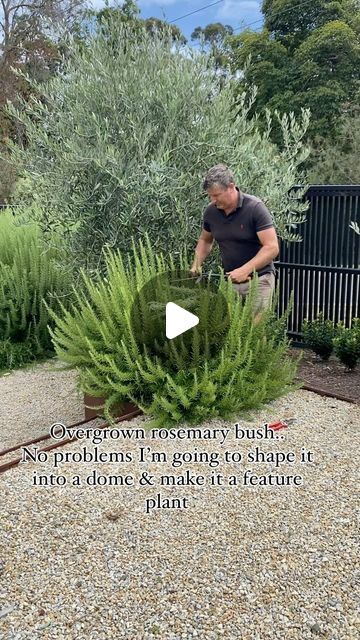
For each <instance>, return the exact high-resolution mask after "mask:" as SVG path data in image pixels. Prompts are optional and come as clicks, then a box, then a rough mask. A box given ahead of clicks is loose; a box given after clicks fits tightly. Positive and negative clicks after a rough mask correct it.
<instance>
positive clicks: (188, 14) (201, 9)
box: [169, 0, 224, 24]
mask: <svg viewBox="0 0 360 640" xmlns="http://www.w3.org/2000/svg"><path fill="white" fill-rule="evenodd" d="M222 2H224V0H217V1H216V2H212V3H211V4H206V5H205V6H204V7H200V8H199V9H195V11H190V13H185V14H184V15H183V16H179V17H178V18H175V19H174V20H169V24H172V23H173V22H177V21H178V20H182V19H183V18H187V17H188V16H192V15H193V14H194V13H199V11H203V10H204V9H208V8H209V7H213V6H214V5H216V4H221V3H222Z"/></svg>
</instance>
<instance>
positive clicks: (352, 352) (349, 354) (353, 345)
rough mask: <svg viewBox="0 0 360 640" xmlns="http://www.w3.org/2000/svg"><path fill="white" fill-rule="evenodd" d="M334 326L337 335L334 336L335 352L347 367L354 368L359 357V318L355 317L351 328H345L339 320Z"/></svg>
mask: <svg viewBox="0 0 360 640" xmlns="http://www.w3.org/2000/svg"><path fill="white" fill-rule="evenodd" d="M336 328H337V335H336V337H335V338H334V350H335V354H336V356H337V357H338V358H339V360H340V362H342V364H344V365H345V366H346V367H347V368H348V369H350V370H352V369H355V367H356V364H357V361H358V359H359V358H360V319H359V318H356V319H355V322H354V326H353V327H352V328H351V329H350V328H346V327H345V326H344V324H343V323H340V322H339V323H338V324H337V327H336Z"/></svg>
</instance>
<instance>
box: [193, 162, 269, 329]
mask: <svg viewBox="0 0 360 640" xmlns="http://www.w3.org/2000/svg"><path fill="white" fill-rule="evenodd" d="M203 187H204V189H205V190H206V191H207V193H208V195H209V197H210V199H211V204H210V205H209V206H208V207H207V208H206V210H205V213H204V221H203V230H202V232H201V234H200V237H199V240H198V243H197V246H196V249H195V258H194V262H193V265H192V267H191V273H192V274H193V275H197V274H198V273H199V269H200V266H201V265H202V263H203V262H204V260H205V259H206V258H207V256H208V255H209V253H210V251H211V249H212V247H213V244H214V240H216V241H217V242H218V244H219V249H220V254H221V258H222V263H223V267H224V271H225V273H226V274H227V275H228V277H229V278H230V279H231V281H232V282H233V285H234V288H235V289H236V290H237V291H238V293H239V295H241V296H242V297H243V298H245V296H246V295H247V293H248V291H249V282H250V280H251V277H252V273H253V270H254V269H255V271H256V272H257V274H258V276H259V293H258V299H257V301H256V309H255V313H257V315H256V317H255V321H258V320H259V319H260V317H261V313H260V312H261V310H262V309H265V308H266V307H268V306H269V305H270V304H271V299H272V295H273V292H274V289H275V267H274V263H273V259H274V258H276V256H277V255H278V254H279V243H278V239H277V235H276V231H275V228H274V223H273V220H272V218H271V215H270V213H269V211H268V209H267V208H266V206H265V204H264V203H263V202H262V201H261V200H260V199H259V198H257V197H256V196H252V195H249V194H247V193H243V192H242V191H240V189H239V188H238V187H237V186H236V185H235V180H234V176H233V173H232V172H231V171H230V169H229V168H228V167H227V166H226V165H224V164H218V165H216V166H214V167H212V168H211V169H209V171H208V172H207V174H206V176H205V179H204V183H203Z"/></svg>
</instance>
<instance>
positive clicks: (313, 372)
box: [290, 347, 360, 404]
mask: <svg viewBox="0 0 360 640" xmlns="http://www.w3.org/2000/svg"><path fill="white" fill-rule="evenodd" d="M299 351H300V350H299V349H298V348H295V347H292V348H291V349H290V355H291V357H294V358H297V357H298V355H299ZM302 351H303V353H304V355H303V358H302V361H301V363H300V365H299V367H298V373H297V378H298V379H299V380H302V381H303V382H304V384H307V385H310V386H312V387H315V388H318V389H323V390H324V391H329V392H331V393H334V395H341V396H346V397H348V398H351V399H352V400H354V401H355V402H357V403H359V404H360V394H359V389H360V368H359V366H358V367H357V368H356V369H354V370H353V371H350V370H349V369H347V368H346V367H345V366H344V365H343V364H341V362H340V361H339V360H338V358H336V356H334V355H331V356H330V358H329V360H321V358H320V357H319V356H317V355H316V354H315V353H314V352H313V351H311V350H310V349H302Z"/></svg>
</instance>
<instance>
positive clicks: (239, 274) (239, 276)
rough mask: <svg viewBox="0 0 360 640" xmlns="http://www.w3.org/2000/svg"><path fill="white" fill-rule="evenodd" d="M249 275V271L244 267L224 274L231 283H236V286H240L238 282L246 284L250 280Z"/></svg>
mask: <svg viewBox="0 0 360 640" xmlns="http://www.w3.org/2000/svg"><path fill="white" fill-rule="evenodd" d="M250 273H251V272H250V271H249V269H247V268H244V267H239V268H238V269H233V271H227V272H226V274H227V275H228V276H229V278H230V280H231V282H236V283H238V284H240V282H247V281H248V280H251V276H250Z"/></svg>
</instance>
